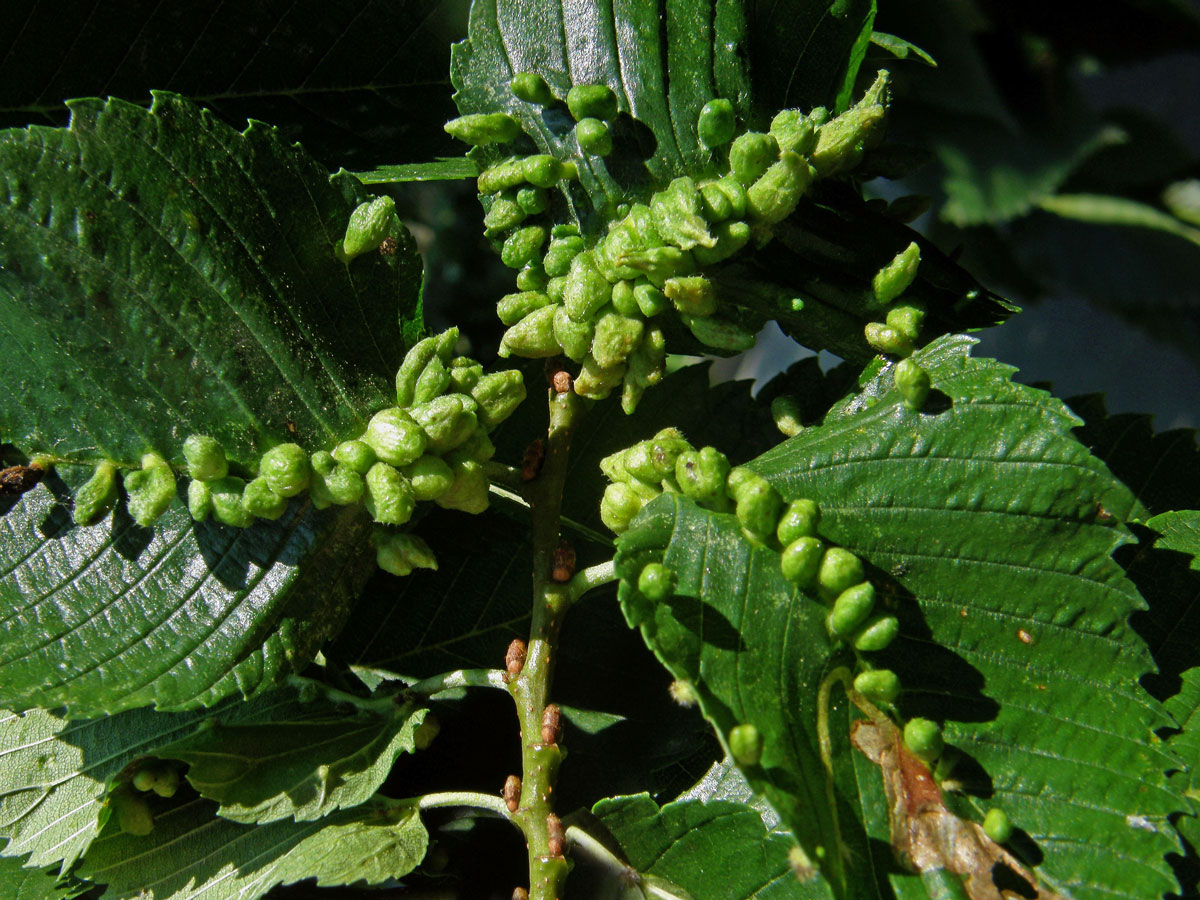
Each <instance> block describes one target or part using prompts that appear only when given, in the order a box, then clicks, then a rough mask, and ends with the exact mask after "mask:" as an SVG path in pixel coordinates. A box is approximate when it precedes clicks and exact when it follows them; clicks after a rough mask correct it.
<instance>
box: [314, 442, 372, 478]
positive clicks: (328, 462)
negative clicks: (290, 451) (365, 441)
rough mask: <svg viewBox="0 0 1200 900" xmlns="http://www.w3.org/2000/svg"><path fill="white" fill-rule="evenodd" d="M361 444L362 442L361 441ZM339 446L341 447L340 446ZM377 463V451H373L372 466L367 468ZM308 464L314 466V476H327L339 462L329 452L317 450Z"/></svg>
mask: <svg viewBox="0 0 1200 900" xmlns="http://www.w3.org/2000/svg"><path fill="white" fill-rule="evenodd" d="M359 443H362V442H361V441H360V442H359ZM338 446H341V445H340V444H339V445H338ZM368 449H370V448H368ZM376 462H378V460H377V459H376V458H375V451H374V450H371V465H369V466H367V468H368V469H369V468H371V466H373V465H375V463H376ZM308 464H309V465H310V466H312V470H313V474H314V475H321V476H325V475H328V474H329V473H330V472H332V471H333V469H334V467H335V466H336V465H337V464H338V460H337V459H335V458H334V456H333V454H332V453H330V452H329V451H328V450H317V451H316V452H314V453H313V455H312V456H311V457H309V460H308ZM364 474H365V470H364Z"/></svg>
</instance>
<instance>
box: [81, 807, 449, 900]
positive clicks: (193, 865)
mask: <svg viewBox="0 0 1200 900" xmlns="http://www.w3.org/2000/svg"><path fill="white" fill-rule="evenodd" d="M215 812H216V806H215V804H213V803H211V802H209V801H207V800H191V801H188V802H186V803H183V804H181V805H178V806H174V807H172V808H170V809H168V810H167V811H166V812H164V813H160V814H156V815H155V818H154V830H153V831H152V832H151V833H150V834H149V835H147V836H145V837H138V836H135V835H129V834H122V833H115V834H107V833H106V835H105V836H103V837H101V838H100V839H99V840H97V841H96V843H95V844H94V845H93V846H92V849H91V850H90V851H89V852H88V855H87V857H86V858H85V859H84V862H83V865H82V866H81V868H80V874H81V875H82V876H83V877H85V878H87V879H88V880H90V881H95V882H98V883H101V884H107V885H108V889H107V890H106V891H105V893H104V897H109V898H135V897H141V898H144V900H169V898H175V897H179V898H183V897H195V896H198V895H201V894H203V895H204V896H206V897H208V898H212V900H254V898H256V897H259V896H261V895H263V894H265V893H266V892H267V891H268V890H270V889H271V888H272V887H274V886H275V885H277V884H294V883H295V882H297V881H304V880H305V879H310V878H315V879H316V881H317V885H318V886H321V887H325V886H332V885H344V884H354V883H356V882H362V881H365V882H366V883H367V884H379V883H380V882H382V881H386V880H387V879H389V878H399V877H401V876H403V875H406V874H408V873H409V872H410V871H412V869H413V868H414V867H415V866H416V865H417V864H418V863H419V862H420V861H421V860H422V859H423V858H424V856H425V850H426V847H427V845H428V840H429V838H428V834H427V833H426V831H425V826H424V825H423V824H422V823H421V819H420V816H419V815H418V813H417V807H416V804H415V803H414V802H412V801H391V800H384V799H378V800H375V801H373V802H372V803H371V804H370V805H369V806H365V807H359V808H357V809H354V810H343V811H341V812H337V813H334V814H333V815H331V816H328V817H326V818H324V819H321V820H320V821H317V822H291V821H280V822H272V823H270V824H267V825H239V824H237V823H235V822H230V821H228V820H226V819H222V818H219V817H218V816H217V815H216V814H215Z"/></svg>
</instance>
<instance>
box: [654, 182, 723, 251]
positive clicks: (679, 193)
mask: <svg viewBox="0 0 1200 900" xmlns="http://www.w3.org/2000/svg"><path fill="white" fill-rule="evenodd" d="M650 221H651V223H652V224H653V225H654V230H655V231H656V232H657V233H658V235H659V237H660V238H661V239H662V242H663V243H667V244H674V245H675V246H676V247H678V248H679V249H680V250H692V249H694V248H706V249H712V248H713V247H715V246H716V243H717V239H716V238H715V237H713V235H712V234H711V233H710V232H709V230H708V220H707V219H705V217H704V202H703V199H702V198H701V196H700V191H699V190H697V188H696V182H694V181H693V180H692V179H691V178H689V177H687V176H682V177H680V178H676V179H675V180H674V181H672V182H671V183H670V184H669V185H667V187H666V188H665V189H664V190H661V191H658V192H657V193H655V194H654V196H653V197H651V198H650Z"/></svg>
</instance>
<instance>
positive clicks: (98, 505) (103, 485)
mask: <svg viewBox="0 0 1200 900" xmlns="http://www.w3.org/2000/svg"><path fill="white" fill-rule="evenodd" d="M192 483H193V484H200V483H201V482H195V481H194V482H192ZM116 500H117V467H116V466H114V465H113V464H112V463H110V462H109V461H108V460H102V461H101V462H99V463H98V464H97V465H96V468H95V470H94V471H93V472H92V477H91V478H89V479H88V480H87V481H85V482H84V483H83V484H81V485H80V486H79V490H77V491H76V492H75V512H74V519H75V524H76V525H92V524H94V523H96V522H98V521H99V520H100V519H102V518H104V516H105V515H106V514H107V513H108V510H109V508H110V507H111V506H112V505H113V503H115V502H116Z"/></svg>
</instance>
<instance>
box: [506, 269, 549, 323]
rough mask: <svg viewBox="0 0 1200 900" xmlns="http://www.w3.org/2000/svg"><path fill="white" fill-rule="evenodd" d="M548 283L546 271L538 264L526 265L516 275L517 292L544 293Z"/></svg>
mask: <svg viewBox="0 0 1200 900" xmlns="http://www.w3.org/2000/svg"><path fill="white" fill-rule="evenodd" d="M549 283H550V276H549V275H547V274H546V270H545V269H543V268H542V264H541V263H540V262H536V261H535V262H529V263H526V264H525V266H524V268H522V269H521V271H520V272H518V273H517V290H519V291H542V292H545V290H546V285H547V284H549ZM510 324H511V323H510Z"/></svg>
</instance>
